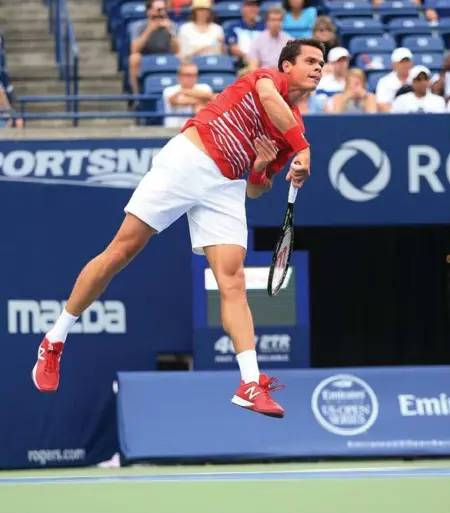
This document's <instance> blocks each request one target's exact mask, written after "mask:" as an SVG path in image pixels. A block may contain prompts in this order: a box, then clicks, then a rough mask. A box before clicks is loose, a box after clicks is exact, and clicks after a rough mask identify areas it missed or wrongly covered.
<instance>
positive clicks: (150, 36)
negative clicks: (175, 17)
mask: <svg viewBox="0 0 450 513" xmlns="http://www.w3.org/2000/svg"><path fill="white" fill-rule="evenodd" d="M168 53H174V54H176V53H178V40H177V38H176V37H175V28H174V26H173V24H172V22H171V21H170V20H169V17H168V15H167V9H166V4H165V2H164V0H147V20H143V22H142V23H139V24H136V25H135V26H134V27H133V31H132V34H131V52H130V57H129V78H130V86H131V91H132V93H133V94H139V83H138V77H139V74H140V72H141V61H142V56H143V55H150V54H168Z"/></svg>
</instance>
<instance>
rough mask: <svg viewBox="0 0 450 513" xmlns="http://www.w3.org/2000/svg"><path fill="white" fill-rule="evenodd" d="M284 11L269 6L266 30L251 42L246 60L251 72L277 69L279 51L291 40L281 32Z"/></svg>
mask: <svg viewBox="0 0 450 513" xmlns="http://www.w3.org/2000/svg"><path fill="white" fill-rule="evenodd" d="M283 16H284V9H283V8H282V7H279V6H276V5H275V6H271V7H269V8H268V9H267V11H266V30H265V31H264V32H261V34H260V35H259V36H258V37H257V38H256V39H255V40H254V41H253V43H252V46H251V48H250V51H249V54H248V59H249V68H250V70H251V71H253V70H255V69H258V68H274V69H278V59H279V57H280V53H281V50H282V49H283V48H284V46H285V45H286V43H287V42H288V41H289V40H290V39H292V38H291V37H290V36H289V34H287V33H286V32H283V31H282V30H281V26H282V24H283Z"/></svg>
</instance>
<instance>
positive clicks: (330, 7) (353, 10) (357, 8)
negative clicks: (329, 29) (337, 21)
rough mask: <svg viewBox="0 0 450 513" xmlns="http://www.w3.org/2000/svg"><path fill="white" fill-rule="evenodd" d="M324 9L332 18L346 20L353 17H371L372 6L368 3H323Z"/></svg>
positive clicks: (327, 1) (338, 1)
mask: <svg viewBox="0 0 450 513" xmlns="http://www.w3.org/2000/svg"><path fill="white" fill-rule="evenodd" d="M325 8H326V10H327V11H328V14H329V15H330V16H332V17H333V18H348V17H353V16H363V17H369V18H371V17H372V11H373V8H372V5H371V4H370V3H369V2H359V1H356V2H349V1H340V0H336V1H330V0H326V1H325Z"/></svg>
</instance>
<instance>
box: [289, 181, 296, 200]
mask: <svg viewBox="0 0 450 513" xmlns="http://www.w3.org/2000/svg"><path fill="white" fill-rule="evenodd" d="M297 192H298V189H296V188H295V187H293V185H292V184H291V185H290V186H289V196H288V202H289V203H295V198H296V197H297Z"/></svg>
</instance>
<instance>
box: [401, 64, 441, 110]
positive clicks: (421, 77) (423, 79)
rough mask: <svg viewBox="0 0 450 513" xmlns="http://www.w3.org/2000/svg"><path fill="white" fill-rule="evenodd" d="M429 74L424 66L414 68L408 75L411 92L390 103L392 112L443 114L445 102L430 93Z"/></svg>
mask: <svg viewBox="0 0 450 513" xmlns="http://www.w3.org/2000/svg"><path fill="white" fill-rule="evenodd" d="M430 78H431V72H430V70H429V69H428V68H426V67H425V66H414V68H412V69H411V71H410V73H409V80H410V82H411V87H412V91H411V92H410V93H405V94H402V95H401V96H399V97H397V98H396V99H395V100H394V102H393V103H392V112H394V113H402V114H406V113H409V112H426V113H439V112H445V111H446V107H445V100H444V98H442V96H438V95H437V94H433V93H432V92H431V91H430Z"/></svg>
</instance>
